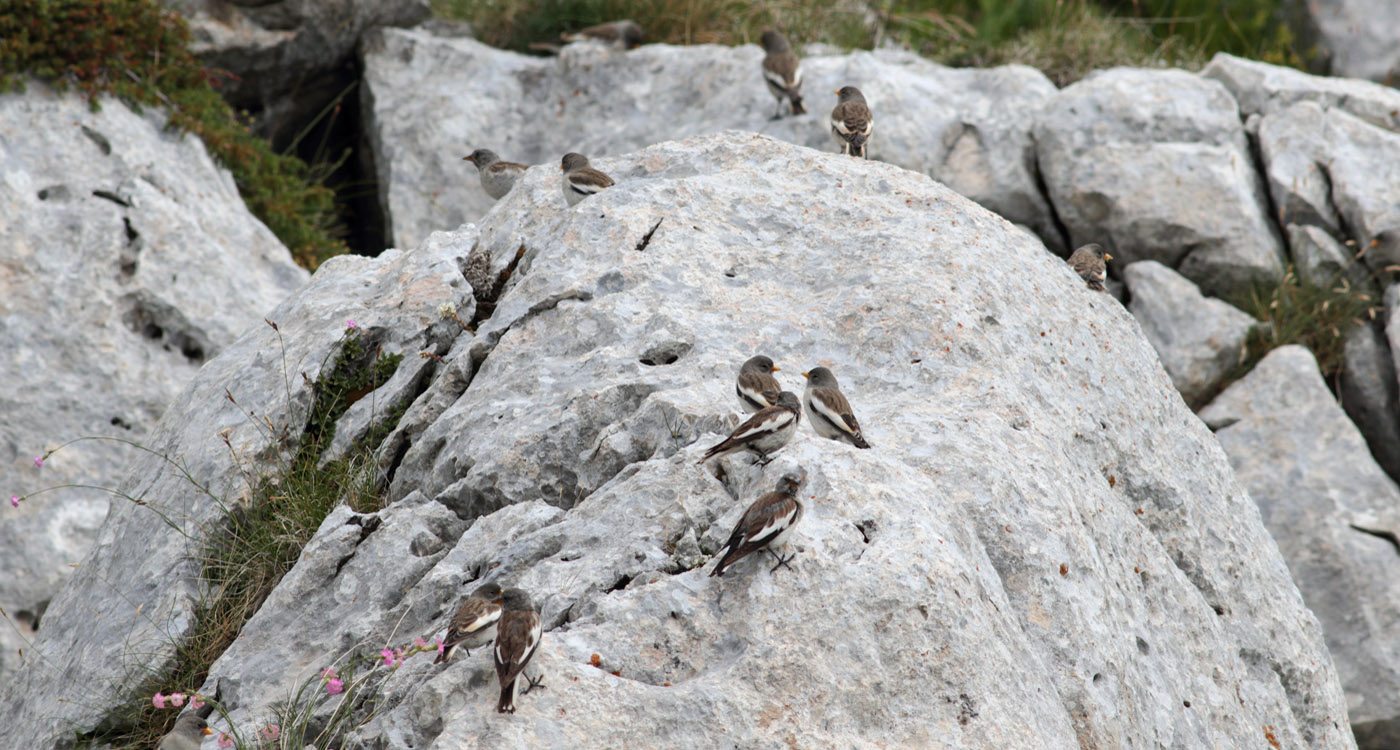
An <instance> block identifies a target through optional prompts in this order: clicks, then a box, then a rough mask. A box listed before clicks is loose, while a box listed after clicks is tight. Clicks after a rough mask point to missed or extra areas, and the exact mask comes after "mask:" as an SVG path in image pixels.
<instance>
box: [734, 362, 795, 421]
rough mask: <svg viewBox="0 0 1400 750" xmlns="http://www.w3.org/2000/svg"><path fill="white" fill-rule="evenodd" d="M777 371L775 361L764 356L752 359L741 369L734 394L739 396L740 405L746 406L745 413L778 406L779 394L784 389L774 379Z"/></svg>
mask: <svg viewBox="0 0 1400 750" xmlns="http://www.w3.org/2000/svg"><path fill="white" fill-rule="evenodd" d="M777 371H778V368H777V367H774V366H773V360H771V359H769V358H768V357H765V356H763V355H759V356H757V357H751V358H750V359H749V361H747V362H745V363H744V364H743V366H741V367H740V368H739V381H738V382H737V383H735V384H734V392H735V393H737V394H739V403H741V404H743V405H744V411H746V412H750V413H754V412H758V411H762V410H763V409H766V408H768V407H770V406H777V405H778V394H779V393H781V392H782V390H783V387H782V386H781V385H778V379H777V378H775V377H773V373H775V372H777Z"/></svg>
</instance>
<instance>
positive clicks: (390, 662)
mask: <svg viewBox="0 0 1400 750" xmlns="http://www.w3.org/2000/svg"><path fill="white" fill-rule="evenodd" d="M379 655H380V656H382V657H384V666H386V667H392V666H394V652H393V651H391V650H389V649H387V648H386V649H384V650H383V651H380V652H379Z"/></svg>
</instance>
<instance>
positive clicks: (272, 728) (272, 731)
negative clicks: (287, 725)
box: [262, 724, 282, 740]
mask: <svg viewBox="0 0 1400 750" xmlns="http://www.w3.org/2000/svg"><path fill="white" fill-rule="evenodd" d="M281 731H282V730H281V729H279V728H278V726H277V725H276V724H268V725H267V727H266V728H264V729H263V731H262V734H263V736H264V737H266V738H267V739H269V740H275V739H277V735H278V734H280V733H281Z"/></svg>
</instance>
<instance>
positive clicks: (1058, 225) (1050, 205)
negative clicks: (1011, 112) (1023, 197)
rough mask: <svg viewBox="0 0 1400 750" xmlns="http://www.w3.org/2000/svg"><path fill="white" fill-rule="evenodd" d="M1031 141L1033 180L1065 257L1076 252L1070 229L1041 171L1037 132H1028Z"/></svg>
mask: <svg viewBox="0 0 1400 750" xmlns="http://www.w3.org/2000/svg"><path fill="white" fill-rule="evenodd" d="M1028 135H1029V137H1030V140H1031V165H1030V166H1031V178H1032V179H1033V180H1034V181H1035V189H1036V190H1037V191H1039V193H1040V197H1041V198H1044V199H1045V208H1046V210H1047V211H1049V212H1050V224H1051V226H1053V227H1054V228H1055V232H1056V233H1058V234H1059V235H1060V246H1061V247H1063V248H1064V249H1065V257H1069V254H1070V253H1072V252H1074V247H1072V246H1071V245H1070V236H1069V229H1068V228H1066V227H1065V223H1064V221H1063V220H1061V219H1060V212H1059V210H1058V209H1056V208H1055V201H1054V199H1053V198H1051V196H1050V188H1049V186H1048V185H1047V184H1046V182H1045V174H1044V173H1042V172H1041V171H1040V144H1039V143H1036V140H1035V131H1034V130H1031V131H1030V132H1028Z"/></svg>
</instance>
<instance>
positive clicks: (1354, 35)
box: [1285, 0, 1400, 85]
mask: <svg viewBox="0 0 1400 750" xmlns="http://www.w3.org/2000/svg"><path fill="white" fill-rule="evenodd" d="M1285 5H1286V6H1287V7H1288V9H1289V18H1290V20H1291V21H1292V22H1293V26H1294V28H1295V29H1296V30H1297V31H1298V32H1299V37H1300V41H1301V42H1302V44H1303V47H1304V48H1306V49H1310V50H1314V51H1315V54H1316V55H1317V58H1318V59H1317V60H1315V61H1314V64H1315V65H1316V66H1317V67H1319V68H1321V69H1322V70H1323V71H1325V72H1328V73H1331V74H1332V75H1334V76H1346V77H1348V78H1369V79H1371V80H1373V81H1379V82H1381V83H1385V84H1388V85H1395V84H1396V83H1400V5H1397V4H1396V3H1394V2H1391V0H1288V2H1287V3H1285Z"/></svg>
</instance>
